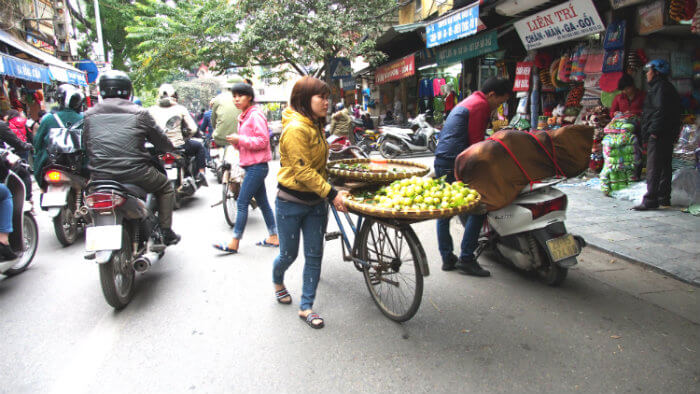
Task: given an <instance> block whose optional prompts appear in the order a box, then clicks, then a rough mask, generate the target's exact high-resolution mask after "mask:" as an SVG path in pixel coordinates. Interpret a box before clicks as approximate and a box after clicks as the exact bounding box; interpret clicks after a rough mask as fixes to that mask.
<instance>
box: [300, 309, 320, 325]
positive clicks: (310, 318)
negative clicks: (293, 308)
mask: <svg viewBox="0 0 700 394" xmlns="http://www.w3.org/2000/svg"><path fill="white" fill-rule="evenodd" d="M299 318H300V319H301V320H304V321H305V322H306V324H308V325H309V326H311V328H323V326H324V323H323V319H321V316H319V315H318V313H316V312H311V313H309V314H308V315H306V317H304V316H302V315H299ZM314 320H320V321H321V322H320V323H316V324H314V323H313V321H314Z"/></svg>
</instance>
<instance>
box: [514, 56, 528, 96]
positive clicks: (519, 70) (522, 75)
mask: <svg viewBox="0 0 700 394" xmlns="http://www.w3.org/2000/svg"><path fill="white" fill-rule="evenodd" d="M532 66H533V63H532V62H519V63H518V64H516V65H515V83H514V84H513V91H514V92H527V91H529V90H530V74H531V73H532Z"/></svg>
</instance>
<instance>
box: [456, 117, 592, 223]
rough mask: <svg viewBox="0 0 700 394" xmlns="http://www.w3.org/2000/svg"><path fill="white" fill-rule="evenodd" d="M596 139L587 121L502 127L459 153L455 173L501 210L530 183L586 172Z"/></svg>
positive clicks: (485, 200) (487, 205)
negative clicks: (543, 127)
mask: <svg viewBox="0 0 700 394" xmlns="http://www.w3.org/2000/svg"><path fill="white" fill-rule="evenodd" d="M592 141H593V128H592V127H588V126H583V125H570V126H564V127H561V128H559V129H557V130H547V131H541V132H535V133H528V132H524V131H516V130H501V131H499V132H496V133H495V134H494V135H493V136H492V137H491V138H490V139H488V140H486V141H481V142H479V143H476V144H473V145H471V146H470V147H469V148H467V149H466V150H464V151H463V152H462V153H460V154H459V156H457V159H456V160H455V177H456V178H457V179H459V180H461V181H462V182H464V183H465V184H467V185H469V186H470V187H472V188H474V189H476V191H477V192H479V194H480V195H481V201H482V202H483V203H484V204H485V206H486V209H487V210H489V211H493V210H497V209H500V208H503V207H505V206H506V205H508V204H510V203H511V202H512V201H513V200H514V199H515V197H516V196H517V195H518V193H520V191H521V190H523V188H524V187H525V186H527V185H529V184H531V182H532V183H534V182H537V181H540V180H542V179H545V178H550V177H553V176H555V175H560V176H564V177H572V176H577V175H579V174H580V173H582V172H583V171H585V170H586V168H587V167H588V157H589V155H590V151H591V142H592Z"/></svg>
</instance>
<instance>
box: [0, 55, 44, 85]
mask: <svg viewBox="0 0 700 394" xmlns="http://www.w3.org/2000/svg"><path fill="white" fill-rule="evenodd" d="M0 74H4V75H7V76H10V77H14V78H19V79H24V80H26V81H32V82H39V83H51V77H50V73H49V68H48V67H46V66H43V65H41V64H36V63H32V62H28V61H26V60H22V59H19V58H16V57H14V56H10V55H5V54H3V53H0Z"/></svg>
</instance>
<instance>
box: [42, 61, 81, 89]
mask: <svg viewBox="0 0 700 394" xmlns="http://www.w3.org/2000/svg"><path fill="white" fill-rule="evenodd" d="M49 73H50V74H51V79H53V80H54V81H60V82H67V83H69V84H71V85H78V86H85V85H87V82H86V81H85V74H83V73H81V72H78V71H73V70H68V69H65V68H63V67H57V66H51V65H50V66H49Z"/></svg>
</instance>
